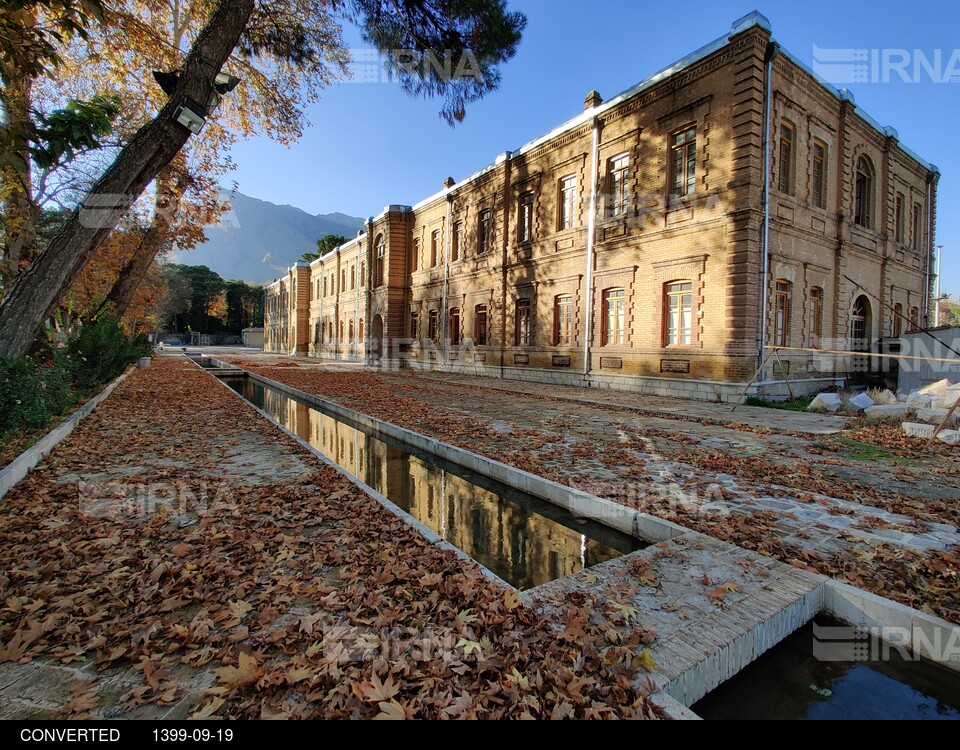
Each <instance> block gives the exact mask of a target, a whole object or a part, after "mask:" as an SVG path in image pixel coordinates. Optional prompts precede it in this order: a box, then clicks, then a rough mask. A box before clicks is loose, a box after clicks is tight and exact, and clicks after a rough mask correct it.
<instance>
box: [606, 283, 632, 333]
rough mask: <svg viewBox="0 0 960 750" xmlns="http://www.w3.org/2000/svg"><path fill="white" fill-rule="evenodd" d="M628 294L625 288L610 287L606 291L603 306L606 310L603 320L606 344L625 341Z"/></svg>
mask: <svg viewBox="0 0 960 750" xmlns="http://www.w3.org/2000/svg"><path fill="white" fill-rule="evenodd" d="M626 296H627V295H626V291H624V290H623V289H608V290H607V291H606V292H604V295H603V306H604V310H605V312H606V315H605V316H604V321H603V323H604V325H603V345H604V346H616V345H617V344H623V343H624V341H625V331H624V325H625V322H626V309H625V306H624V305H625V303H626Z"/></svg>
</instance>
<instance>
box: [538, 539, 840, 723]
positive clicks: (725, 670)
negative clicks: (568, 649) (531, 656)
mask: <svg viewBox="0 0 960 750" xmlns="http://www.w3.org/2000/svg"><path fill="white" fill-rule="evenodd" d="M638 575H640V576H641V577H640V578H638ZM825 580H826V579H824V578H823V577H822V576H818V575H814V574H811V573H807V572H805V571H802V570H799V569H797V568H793V567H791V566H789V565H786V564H784V563H781V562H779V561H777V560H774V559H772V558H769V557H765V556H763V555H760V554H757V553H754V552H750V551H748V550H744V549H741V548H739V547H735V546H734V545H731V544H729V543H727V542H722V541H719V540H716V539H713V538H711V537H708V536H705V535H703V534H698V533H696V532H690V533H688V534H685V535H683V536H680V537H677V538H675V539H672V540H670V541H666V542H661V543H659V544H656V545H653V546H651V547H648V548H646V549H643V550H640V551H638V552H634V553H632V554H630V555H628V556H626V557H623V558H619V559H616V560H611V561H608V562H606V563H603V564H601V565H598V566H595V567H593V568H591V569H589V570H586V571H581V572H579V573H577V574H576V575H573V576H569V577H567V578H563V579H560V580H557V581H552V582H550V583H547V584H544V585H543V586H539V587H537V588H535V589H532V590H530V591H528V592H525V593H524V594H523V595H522V597H521V598H523V599H524V600H525V601H526V602H527V603H529V604H531V605H532V606H535V607H537V608H540V609H541V610H543V611H544V612H545V613H547V614H548V615H550V614H554V615H556V614H558V612H559V611H560V610H562V609H563V607H565V606H568V603H569V602H571V601H576V600H578V597H580V596H590V597H593V598H595V600H596V605H595V607H594V610H593V612H592V614H591V617H592V618H594V619H596V618H606V619H607V620H608V621H609V622H610V624H611V625H612V626H613V627H614V628H615V629H616V631H617V632H618V633H620V635H621V636H622V637H623V639H624V640H626V639H627V638H629V635H630V632H631V631H632V630H633V629H634V628H636V627H641V628H643V629H645V630H646V631H648V632H652V633H653V634H654V640H653V642H652V643H651V644H650V645H649V650H650V656H651V657H652V659H653V661H654V662H655V665H656V666H655V667H654V668H653V671H652V672H651V673H650V677H651V678H652V679H653V680H654V681H655V682H656V683H657V685H658V686H659V687H660V689H661V690H662V691H663V692H665V693H666V694H668V695H670V696H671V697H673V698H674V699H676V700H677V701H679V702H680V703H682V704H683V705H686V706H689V705H692V704H693V703H695V702H696V701H697V700H699V699H700V698H702V697H703V696H704V695H705V694H706V693H707V692H709V691H710V690H712V689H713V688H714V687H716V686H717V685H719V684H720V683H721V682H723V681H724V680H726V679H729V677H731V676H732V675H733V674H736V672H738V671H739V670H740V669H742V668H743V667H744V666H746V665H747V664H749V663H750V662H752V661H753V660H754V659H756V658H757V657H758V656H759V655H760V654H762V653H764V652H765V651H767V650H768V649H770V648H772V647H773V646H775V645H776V644H777V643H779V642H780V641H781V640H783V638H785V637H786V636H788V635H790V634H791V633H792V632H794V631H795V630H796V629H797V628H799V627H801V626H802V625H804V624H805V623H806V622H808V621H809V620H810V619H811V618H812V617H813V616H814V615H815V614H816V613H817V612H818V611H820V609H821V608H822V602H823V586H824V582H825ZM623 607H632V608H633V609H634V610H635V615H634V616H631V617H627V616H624V615H622V614H620V613H622V612H623V611H627V612H628V613H629V612H630V610H624V609H622V608H623Z"/></svg>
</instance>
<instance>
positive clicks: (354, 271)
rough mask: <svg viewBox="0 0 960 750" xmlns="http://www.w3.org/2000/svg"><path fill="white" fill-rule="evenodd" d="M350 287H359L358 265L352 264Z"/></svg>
mask: <svg viewBox="0 0 960 750" xmlns="http://www.w3.org/2000/svg"><path fill="white" fill-rule="evenodd" d="M350 288H351V289H356V288H357V267H356V266H350Z"/></svg>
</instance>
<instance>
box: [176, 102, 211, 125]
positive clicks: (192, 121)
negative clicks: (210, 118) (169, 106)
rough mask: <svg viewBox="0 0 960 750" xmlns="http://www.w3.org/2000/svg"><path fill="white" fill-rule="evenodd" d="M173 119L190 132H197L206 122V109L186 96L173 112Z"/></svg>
mask: <svg viewBox="0 0 960 750" xmlns="http://www.w3.org/2000/svg"><path fill="white" fill-rule="evenodd" d="M173 119H174V120H176V121H177V122H179V123H180V124H181V125H183V127H185V128H186V129H187V130H189V131H190V132H191V133H199V132H200V131H201V130H203V126H204V125H205V124H206V123H207V110H206V108H205V107H203V106H201V105H200V104H197V103H196V102H195V101H194V100H193V99H191V98H189V97H187V100H186V101H185V102H184V103H183V104H181V105H180V106H179V107H178V108H177V111H176V112H174V114H173Z"/></svg>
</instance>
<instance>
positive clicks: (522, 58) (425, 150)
mask: <svg viewBox="0 0 960 750" xmlns="http://www.w3.org/2000/svg"><path fill="white" fill-rule="evenodd" d="M509 6H510V7H511V8H512V9H516V10H521V11H523V12H524V13H526V14H527V18H528V26H527V30H526V33H525V35H524V39H523V42H522V43H521V45H520V49H519V51H518V53H517V55H516V57H514V58H513V60H511V61H510V62H509V63H508V64H507V65H506V66H504V68H503V71H502V73H503V82H502V85H501V87H500V89H499V90H498V91H497V92H495V93H493V94H491V95H489V96H488V97H487V98H486V99H485V100H484V101H482V102H479V103H477V104H474V105H472V106H471V107H470V108H469V109H468V112H467V118H466V120H465V121H464V122H463V123H462V124H460V125H458V126H457V127H456V128H451V127H450V126H448V125H447V124H446V123H445V122H444V121H442V120H441V119H440V118H439V116H438V112H439V108H440V103H439V102H437V101H431V100H419V99H412V98H410V97H407V96H405V95H404V94H403V93H402V92H401V91H400V89H399V87H398V86H396V85H395V84H390V83H346V84H338V85H335V86H331V87H330V88H328V89H326V90H325V91H324V93H323V96H322V98H321V100H320V101H319V102H318V103H317V104H315V105H314V106H313V107H312V108H311V110H310V114H309V119H310V121H311V126H310V127H309V128H308V129H307V130H306V132H305V133H304V136H303V138H302V139H301V140H300V142H299V143H297V144H295V145H293V146H292V147H291V148H289V149H286V148H284V147H282V146H279V145H277V144H275V143H273V142H271V141H269V140H268V139H253V140H249V141H245V142H243V143H240V144H238V145H237V146H236V147H235V148H234V150H233V158H234V160H235V162H236V164H237V168H236V170H235V171H234V172H233V174H232V175H231V177H232V178H233V179H235V180H237V182H238V183H239V189H240V190H241V192H243V193H246V194H247V195H251V196H254V197H256V198H262V199H264V200H269V201H272V202H274V203H288V204H291V205H294V206H298V207H300V208H302V209H304V210H306V211H309V212H310V213H330V212H333V211H342V212H344V213H347V214H352V215H355V216H370V215H374V214H377V213H379V212H380V210H381V209H382V208H383V207H384V206H385V205H387V204H390V203H404V204H412V203H416V202H417V201H419V200H421V199H423V198H425V197H427V196H429V195H432V194H433V193H435V192H436V191H438V190H439V189H440V188H441V183H442V182H443V180H444V179H445V178H446V177H448V176H452V177H453V178H454V179H456V180H460V179H462V178H464V177H466V176H468V175H469V174H470V173H472V172H474V171H476V170H477V169H480V168H482V167H484V166H486V165H487V164H489V163H490V162H492V161H493V160H494V158H495V157H496V156H497V154H499V153H502V152H503V151H508V150H513V149H515V148H517V147H519V146H521V145H522V144H524V143H525V142H527V141H529V140H531V139H533V138H536V137H538V136H540V135H542V134H544V133H546V132H548V131H549V130H551V129H553V128H554V127H556V126H557V125H559V124H561V123H562V122H564V121H565V120H567V119H569V118H570V117H572V116H574V115H575V114H577V113H578V112H579V111H581V110H582V107H583V98H584V96H585V95H586V93H587V92H588V91H590V90H591V89H596V90H598V91H599V92H600V93H601V94H602V95H603V96H604V98H610V97H612V96H613V95H615V94H617V93H619V92H621V91H623V90H625V89H627V88H629V87H630V86H632V85H633V84H635V83H637V82H638V81H641V80H643V79H644V78H646V77H647V76H649V75H651V74H652V73H655V72H656V71H658V70H660V69H661V68H663V67H665V66H666V65H668V64H670V63H672V62H674V61H675V60H677V59H679V58H681V57H683V56H685V55H687V54H689V53H690V52H692V51H693V50H695V49H696V48H698V47H700V46H702V45H703V44H706V43H707V42H710V41H712V40H713V39H715V38H717V37H719V36H721V35H722V34H724V33H726V32H727V31H728V30H729V28H730V24H731V22H732V21H734V20H735V19H737V18H739V17H740V16H742V15H744V14H745V13H748V12H750V11H751V10H754V9H757V10H760V11H761V12H762V13H763V14H764V15H766V16H767V17H768V18H769V19H770V21H771V24H772V26H773V34H774V37H775V39H776V40H777V41H778V42H780V44H781V45H782V46H784V47H785V48H786V49H788V50H789V51H790V52H792V53H793V54H794V55H795V56H796V57H798V58H799V59H801V60H802V61H804V62H805V63H807V64H808V65H812V64H813V59H814V47H818V48H826V49H850V48H854V49H870V50H872V49H879V50H888V52H887V53H886V54H887V55H888V57H887V59H888V60H893V61H895V60H896V59H897V57H898V56H899V54H900V53H898V52H889V50H905V51H906V54H907V55H908V56H909V59H910V64H909V65H908V68H907V70H908V71H909V72H910V75H909V76H908V77H909V78H910V81H909V82H904V81H902V80H901V79H900V77H899V76H898V75H897V74H896V73H892V74H891V75H889V76H887V77H888V78H889V80H888V81H887V82H883V81H882V80H881V81H880V82H876V83H873V82H865V83H854V84H849V85H848V87H849V88H850V89H851V90H852V91H853V93H854V95H855V96H856V101H857V104H858V105H859V106H860V107H862V108H863V109H864V110H866V112H867V113H868V114H870V115H871V116H872V117H873V118H874V119H875V120H877V121H878V122H879V123H880V124H881V125H892V126H893V127H895V128H896V129H897V131H898V133H899V135H900V140H901V142H902V143H903V144H904V145H905V146H907V147H909V148H911V149H912V150H914V151H916V152H917V153H918V154H919V155H920V156H922V157H923V158H925V159H926V160H927V161H930V162H933V163H934V164H936V165H937V166H939V167H940V171H941V173H942V175H943V176H942V178H941V180H940V192H939V216H938V228H937V243H938V244H941V245H943V246H944V255H943V274H942V276H943V290H944V291H945V292H951V293H953V294H955V295H960V215H958V211H957V206H958V198H960V188H958V187H957V184H958V181H957V176H958V175H960V149H958V148H957V147H956V145H955V144H956V135H955V130H956V127H957V123H958V122H960V80H957V81H956V82H950V81H949V80H948V81H943V82H939V81H936V80H934V77H933V76H931V75H930V74H929V73H927V72H926V71H925V70H923V69H922V68H921V70H920V72H921V74H920V75H918V76H914V75H913V62H912V61H913V60H914V59H916V58H917V55H916V53H915V50H920V51H921V53H922V55H923V57H924V58H926V59H927V60H930V61H934V60H935V59H936V58H935V56H936V54H937V51H938V50H939V51H940V54H941V56H942V57H941V63H940V66H939V70H941V71H948V70H949V69H950V68H951V65H950V60H951V58H953V61H954V63H955V64H956V67H954V71H955V72H956V71H957V69H958V68H960V57H953V56H954V54H957V55H960V53H958V52H956V50H960V31H958V29H960V6H958V5H957V4H955V2H952V1H951V0H941V1H940V2H917V1H914V2H903V1H902V0H900V1H899V2H886V1H885V0H875V1H874V2H872V3H870V4H869V5H864V4H860V3H844V2H837V1H836V0H834V1H833V2H826V1H825V0H806V1H805V2H802V3H800V2H792V3H785V2H782V1H778V2H776V3H772V2H768V3H767V5H766V7H764V6H763V5H757V4H756V3H755V2H750V3H737V2H702V1H700V0H687V2H685V3H683V4H682V5H678V4H666V3H648V2H637V1H636V0H593V2H584V1H583V0H509ZM865 9H869V12H865ZM347 37H348V43H349V45H350V46H352V47H361V46H362V45H361V43H360V41H359V38H358V37H357V36H356V35H355V34H354V33H352V32H350V31H349V30H348V34H347ZM872 69H873V68H871V70H872ZM364 70H366V68H364ZM880 70H881V71H882V68H881V69H880ZM880 77H881V78H882V77H883V76H882V75H881V76H880Z"/></svg>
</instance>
